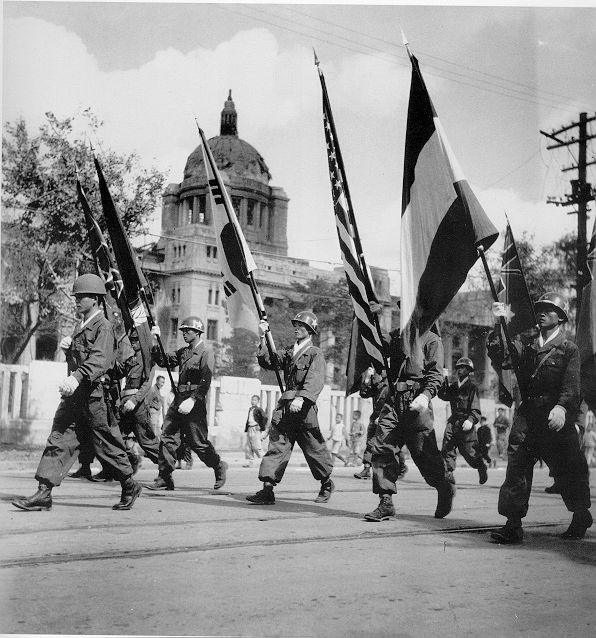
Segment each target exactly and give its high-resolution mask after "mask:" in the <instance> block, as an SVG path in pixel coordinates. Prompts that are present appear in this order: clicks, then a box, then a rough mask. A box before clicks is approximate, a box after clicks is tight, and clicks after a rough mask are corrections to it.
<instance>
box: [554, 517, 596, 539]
mask: <svg viewBox="0 0 596 638" xmlns="http://www.w3.org/2000/svg"><path fill="white" fill-rule="evenodd" d="M593 522H594V520H593V519H592V514H590V511H589V510H581V511H580V512H573V518H572V519H571V525H569V527H568V528H567V529H566V530H565V531H564V532H563V533H562V534H561V538H564V539H565V540H570V541H579V540H581V539H582V538H583V537H584V536H585V535H586V531H587V530H588V528H589V527H592V523H593Z"/></svg>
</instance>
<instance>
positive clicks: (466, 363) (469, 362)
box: [455, 357, 474, 372]
mask: <svg viewBox="0 0 596 638" xmlns="http://www.w3.org/2000/svg"><path fill="white" fill-rule="evenodd" d="M464 366H465V367H467V368H470V370H472V372H473V371H474V363H473V362H472V359H468V357H460V358H459V359H458V360H457V363H456V364H455V367H456V368H460V367H464Z"/></svg>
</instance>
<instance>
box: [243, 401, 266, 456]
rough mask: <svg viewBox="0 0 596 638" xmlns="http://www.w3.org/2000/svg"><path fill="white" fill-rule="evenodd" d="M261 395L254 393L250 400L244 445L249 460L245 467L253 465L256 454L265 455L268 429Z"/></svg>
mask: <svg viewBox="0 0 596 638" xmlns="http://www.w3.org/2000/svg"><path fill="white" fill-rule="evenodd" d="M260 402H261V397H259V396H258V395H256V394H255V395H254V396H253V397H252V398H251V400H250V408H248V415H247V417H246V425H245V427H244V432H245V433H246V444H245V446H244V452H245V458H246V460H247V461H248V463H247V464H246V465H244V466H243V467H252V466H253V464H254V458H255V456H256V457H257V458H258V459H260V458H261V457H262V456H263V447H262V443H261V441H262V439H263V436H264V435H263V433H264V432H265V431H266V430H267V420H268V419H267V415H266V414H265V412H264V411H263V409H262V408H261V407H260V406H259V403H260Z"/></svg>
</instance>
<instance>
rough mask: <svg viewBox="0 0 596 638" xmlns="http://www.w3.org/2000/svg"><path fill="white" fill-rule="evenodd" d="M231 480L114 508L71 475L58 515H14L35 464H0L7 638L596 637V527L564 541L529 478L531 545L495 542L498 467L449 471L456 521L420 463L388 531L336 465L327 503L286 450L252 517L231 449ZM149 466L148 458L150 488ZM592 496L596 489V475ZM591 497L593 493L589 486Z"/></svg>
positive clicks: (203, 471)
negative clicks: (372, 519) (442, 511)
mask: <svg viewBox="0 0 596 638" xmlns="http://www.w3.org/2000/svg"><path fill="white" fill-rule="evenodd" d="M224 456H225V457H226V458H227V460H228V461H229V463H230V466H231V467H230V471H229V479H228V482H227V484H226V486H225V487H224V489H223V490H222V491H221V492H214V491H213V489H212V486H213V472H212V471H211V470H208V469H207V468H205V467H204V466H200V464H199V463H198V461H195V467H194V468H193V469H192V470H191V471H177V472H176V473H175V475H174V477H175V480H176V490H175V491H174V492H149V491H148V490H145V491H144V492H143V494H142V496H141V498H140V499H139V500H138V501H137V502H136V504H135V507H134V509H133V510H131V511H129V512H115V511H113V510H112V509H111V505H112V504H113V503H115V502H117V501H118V499H119V486H118V485H117V484H114V483H112V484H108V483H105V484H92V483H89V482H87V481H83V480H72V479H69V480H66V481H65V482H64V483H63V485H62V486H61V487H60V488H58V489H56V490H55V492H54V496H55V498H54V507H53V509H52V510H51V511H50V512H31V513H30V512H22V511H19V510H16V509H15V508H13V507H12V506H11V505H10V501H11V500H12V498H13V497H14V496H16V495H29V494H31V493H32V492H33V491H35V487H36V484H35V482H34V480H33V479H32V475H33V470H34V467H33V466H31V467H21V468H16V469H15V468H14V467H13V466H5V467H4V468H3V467H2V466H0V499H1V502H0V511H1V512H2V516H1V517H0V547H1V550H0V552H1V560H0V568H1V569H0V601H1V607H0V632H2V633H4V634H7V633H8V634H12V633H16V634H79V635H80V634H116V635H149V636H153V635H182V636H186V635H194V636H257V637H260V636H267V637H268V636H283V637H286V636H316V637H318V636H321V637H325V638H327V637H335V636H337V637H352V636H354V637H356V636H371V637H375V638H376V637H381V638H382V637H385V636H387V637H391V638H401V637H421V638H426V637H431V636H441V637H451V636H454V637H455V636H457V637H458V638H461V637H463V636H472V637H474V638H475V637H479V636H481V637H486V638H489V637H490V638H499V637H501V636H502V637H504V638H505V637H506V638H510V637H512V636H518V635H523V636H529V637H538V636H539V637H540V638H543V637H544V636H549V638H557V637H559V636H560V637H562V638H563V637H564V638H569V637H573V638H580V637H583V636H590V637H593V636H594V635H596V595H595V587H596V585H595V582H596V580H595V574H596V572H595V570H594V567H595V566H596V528H592V529H591V530H590V531H589V532H588V535H587V536H586V539H584V540H583V541H576V542H569V541H567V542H564V541H562V540H560V539H559V538H558V534H560V533H561V532H562V531H564V529H565V528H566V526H567V524H568V522H569V520H570V515H569V514H568V512H567V511H566V510H565V508H564V506H563V504H562V501H561V499H560V497H558V496H556V495H548V494H545V493H544V487H545V486H546V485H549V484H550V483H551V480H550V479H549V477H548V473H547V470H546V469H542V470H541V469H537V470H536V473H535V485H534V491H533V495H532V501H531V509H530V514H529V516H528V518H527V519H526V541H525V542H524V544H523V545H521V546H513V547H504V546H499V545H495V544H493V543H491V542H490V540H489V531H490V529H492V528H493V527H496V526H499V525H501V524H502V522H503V521H502V519H501V517H499V516H498V514H497V513H496V502H497V494H498V488H499V486H500V484H501V482H502V480H503V476H504V468H503V467H500V468H498V469H494V470H493V469H491V470H489V481H488V483H487V484H486V485H485V486H479V485H478V484H477V473H476V472H475V471H474V470H471V469H469V468H467V467H461V468H458V469H457V471H456V478H457V480H458V487H459V489H458V494H457V498H456V501H455V503H456V505H455V509H454V511H453V513H452V514H451V515H450V516H449V517H447V518H446V519H444V520H436V519H434V518H433V512H434V509H435V505H436V493H435V491H434V490H432V489H431V488H429V487H427V486H426V485H425V484H424V482H423V481H422V479H421V477H420V475H419V473H418V471H417V470H416V468H415V467H413V466H410V471H409V472H408V474H407V475H406V477H405V479H404V480H402V481H400V484H399V488H400V489H399V494H398V495H397V497H396V498H395V499H394V502H395V505H396V508H397V510H398V516H397V519H396V520H395V521H388V522H384V523H367V522H365V521H363V520H362V514H363V513H364V512H367V511H370V510H371V509H373V508H374V506H375V505H376V502H377V499H376V497H374V496H373V495H372V494H371V492H370V481H358V480H356V479H354V478H353V477H352V473H353V471H354V470H353V469H352V468H344V467H337V468H336V470H335V472H334V480H335V482H336V485H337V491H336V492H335V493H334V495H333V497H332V499H331V501H330V502H329V503H327V504H323V505H317V504H315V503H313V499H314V497H315V496H316V493H317V490H318V484H317V483H315V482H314V480H313V479H312V477H311V476H310V473H309V471H308V469H307V468H306V467H303V466H302V465H301V461H302V460H303V459H301V457H300V454H299V453H298V452H296V453H295V456H294V457H293V462H292V464H291V465H290V467H289V468H288V471H287V473H286V477H285V478H284V481H283V483H282V484H281V485H280V486H278V488H277V490H276V494H277V499H278V502H277V504H276V505H275V506H254V505H251V504H249V503H248V502H247V501H246V500H245V498H244V497H245V495H246V494H250V493H252V492H254V491H255V490H256V489H257V488H258V487H259V483H258V481H257V468H256V467H255V468H250V469H249V468H243V467H242V463H243V461H242V458H241V456H238V455H236V456H235V455H224ZM155 474H156V472H155V470H154V469H153V467H152V466H151V464H150V463H149V462H148V461H145V467H144V468H143V469H141V470H140V471H139V474H138V477H139V479H140V480H142V481H150V480H151V479H152V478H153V477H154V476H155ZM592 488H594V479H592ZM593 493H594V489H593Z"/></svg>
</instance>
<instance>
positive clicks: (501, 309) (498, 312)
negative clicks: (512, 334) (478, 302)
mask: <svg viewBox="0 0 596 638" xmlns="http://www.w3.org/2000/svg"><path fill="white" fill-rule="evenodd" d="M492 311H493V317H497V318H498V317H506V316H507V313H506V312H505V304H504V303H503V302H501V301H493V307H492Z"/></svg>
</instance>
